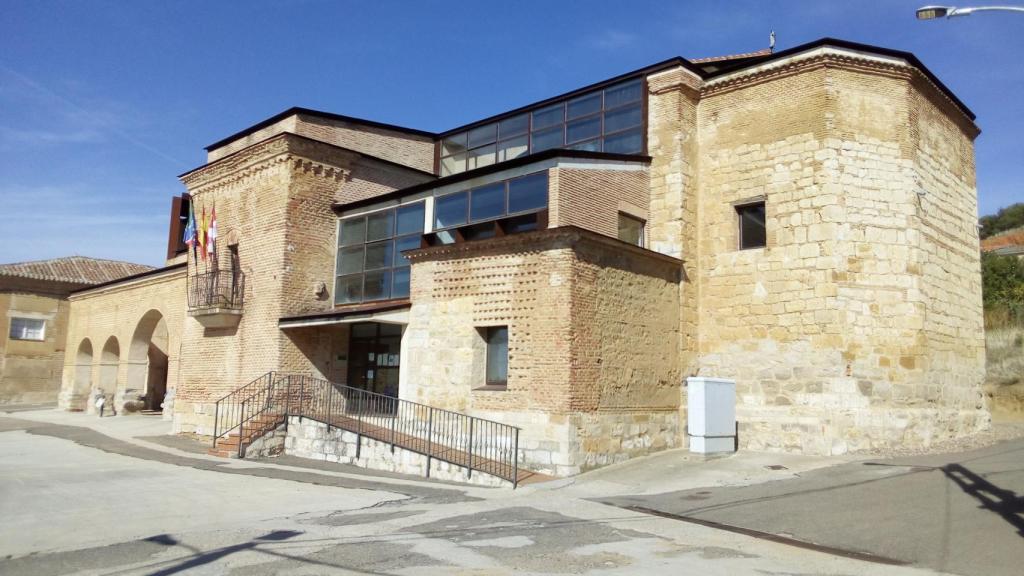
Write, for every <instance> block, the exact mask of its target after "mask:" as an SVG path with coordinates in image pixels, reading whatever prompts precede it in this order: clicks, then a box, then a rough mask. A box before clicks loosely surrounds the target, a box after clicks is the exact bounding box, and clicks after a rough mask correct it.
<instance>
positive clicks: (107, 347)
mask: <svg viewBox="0 0 1024 576" xmlns="http://www.w3.org/2000/svg"><path fill="white" fill-rule="evenodd" d="M120 363H121V345H120V344H119V343H118V342H117V338H115V337H114V336H111V337H110V338H107V342H106V343H105V344H104V345H103V351H102V352H100V381H99V384H98V386H99V389H100V390H102V391H103V394H104V395H105V396H107V400H108V401H110V400H113V398H114V394H115V393H116V392H117V370H118V367H119V365H120Z"/></svg>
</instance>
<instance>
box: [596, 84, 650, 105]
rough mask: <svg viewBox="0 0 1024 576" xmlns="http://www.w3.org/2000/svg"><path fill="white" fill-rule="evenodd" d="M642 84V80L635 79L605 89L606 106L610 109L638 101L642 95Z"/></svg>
mask: <svg viewBox="0 0 1024 576" xmlns="http://www.w3.org/2000/svg"><path fill="white" fill-rule="evenodd" d="M641 88H642V85H641V83H640V80H633V81H632V82H627V83H625V84H619V85H618V86H612V87H611V88H605V90H604V108H605V110H610V109H612V108H617V107H619V106H622V105H624V104H629V103H630V102H637V101H639V100H640V97H641V95H642V94H641V92H642V90H641Z"/></svg>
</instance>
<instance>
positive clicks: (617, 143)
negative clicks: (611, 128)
mask: <svg viewBox="0 0 1024 576" xmlns="http://www.w3.org/2000/svg"><path fill="white" fill-rule="evenodd" d="M642 149H643V139H642V138H641V137H640V130H639V129H637V130H629V131H627V132H620V133H619V134H615V135H614V136H605V138H604V151H605V152H617V153H619V154H639V153H640V152H641V151H642Z"/></svg>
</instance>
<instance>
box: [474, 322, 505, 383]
mask: <svg viewBox="0 0 1024 576" xmlns="http://www.w3.org/2000/svg"><path fill="white" fill-rule="evenodd" d="M477 330H478V331H479V333H480V335H481V336H482V337H483V341H484V383H483V387H482V388H483V389H485V390H507V389H508V370H509V358H510V355H509V343H510V342H511V338H510V336H511V333H512V331H511V330H510V329H509V326H508V325H500V326H481V327H479V328H478V329H477ZM499 330H504V331H505V370H504V372H505V379H504V380H491V379H490V376H489V374H490V367H491V359H492V358H493V356H492V353H491V338H492V335H493V334H494V333H495V332H497V331H499Z"/></svg>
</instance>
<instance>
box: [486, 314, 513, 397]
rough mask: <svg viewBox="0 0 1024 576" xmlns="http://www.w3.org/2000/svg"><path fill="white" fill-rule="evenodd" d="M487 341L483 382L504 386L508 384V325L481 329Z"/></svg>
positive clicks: (489, 384)
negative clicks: (485, 368) (485, 369)
mask: <svg viewBox="0 0 1024 576" xmlns="http://www.w3.org/2000/svg"><path fill="white" fill-rule="evenodd" d="M483 336H484V340H486V342H487V372H486V374H487V375H486V379H485V382H484V383H485V384H487V385H488V386H506V385H507V384H508V326H492V327H490V328H484V329H483Z"/></svg>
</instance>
